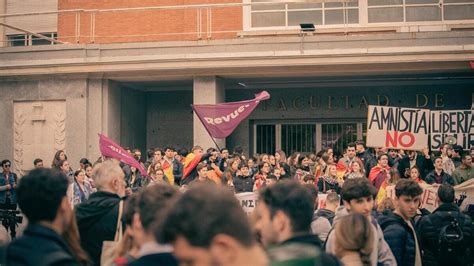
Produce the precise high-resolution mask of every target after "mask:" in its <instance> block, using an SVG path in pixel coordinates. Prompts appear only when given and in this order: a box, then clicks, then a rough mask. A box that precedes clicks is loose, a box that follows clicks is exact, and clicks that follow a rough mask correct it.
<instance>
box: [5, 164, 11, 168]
mask: <svg viewBox="0 0 474 266" xmlns="http://www.w3.org/2000/svg"><path fill="white" fill-rule="evenodd" d="M10 166H12V165H11V164H5V165H3V167H10Z"/></svg>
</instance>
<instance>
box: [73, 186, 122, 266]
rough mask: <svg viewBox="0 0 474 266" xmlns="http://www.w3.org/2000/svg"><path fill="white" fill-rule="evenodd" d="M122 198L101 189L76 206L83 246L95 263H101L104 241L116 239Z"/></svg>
mask: <svg viewBox="0 0 474 266" xmlns="http://www.w3.org/2000/svg"><path fill="white" fill-rule="evenodd" d="M120 200H121V198H120V197H119V196H118V195H117V194H114V193H110V192H103V191H99V192H96V193H93V194H91V196H90V197H89V200H87V201H86V202H84V203H81V204H79V205H77V206H76V209H75V211H76V218H77V226H78V228H79V235H80V237H81V246H82V248H83V249H84V250H85V251H87V253H88V254H89V256H90V257H91V260H92V262H93V263H94V265H100V255H101V253H102V242H103V241H105V240H108V241H111V240H114V237H115V230H116V228H117V219H118V208H119V202H120ZM122 228H124V226H122Z"/></svg>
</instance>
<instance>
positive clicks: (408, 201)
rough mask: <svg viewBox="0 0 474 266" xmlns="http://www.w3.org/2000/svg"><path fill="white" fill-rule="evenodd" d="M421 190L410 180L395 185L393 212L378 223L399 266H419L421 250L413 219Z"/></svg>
mask: <svg viewBox="0 0 474 266" xmlns="http://www.w3.org/2000/svg"><path fill="white" fill-rule="evenodd" d="M422 193H423V189H422V188H421V187H420V186H419V185H418V183H416V182H415V181H414V180H412V179H402V180H400V181H398V183H397V184H396V185H395V203H396V204H395V206H396V208H395V210H394V211H393V213H389V214H387V215H382V216H380V217H379V219H378V222H379V224H380V227H381V228H382V230H383V234H384V238H385V241H387V243H388V245H389V246H390V249H391V250H392V252H393V255H394V257H395V259H396V260H397V265H399V266H412V265H415V266H421V250H420V246H419V243H418V238H417V236H416V231H415V228H414V227H415V223H414V221H413V217H415V215H416V211H417V210H418V207H419V206H420V201H421V194H422Z"/></svg>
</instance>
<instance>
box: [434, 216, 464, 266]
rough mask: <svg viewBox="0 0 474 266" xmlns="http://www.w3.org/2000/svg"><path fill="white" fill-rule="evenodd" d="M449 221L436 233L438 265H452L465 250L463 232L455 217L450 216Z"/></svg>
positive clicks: (458, 260)
mask: <svg viewBox="0 0 474 266" xmlns="http://www.w3.org/2000/svg"><path fill="white" fill-rule="evenodd" d="M449 218H450V222H449V223H448V224H447V225H445V226H443V227H442V228H441V230H440V232H439V235H438V260H439V265H450V264H451V265H454V264H453V262H454V263H455V262H460V260H461V258H462V257H463V256H464V254H465V251H466V246H465V245H464V234H463V232H462V229H461V226H460V225H459V222H458V220H457V219H456V218H454V217H452V216H450V217H449Z"/></svg>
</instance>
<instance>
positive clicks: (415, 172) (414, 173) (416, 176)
mask: <svg viewBox="0 0 474 266" xmlns="http://www.w3.org/2000/svg"><path fill="white" fill-rule="evenodd" d="M410 178H411V179H413V180H415V182H416V183H418V184H426V182H425V181H424V180H423V179H421V177H420V169H419V168H418V167H417V166H416V165H415V166H413V167H412V168H410Z"/></svg>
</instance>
